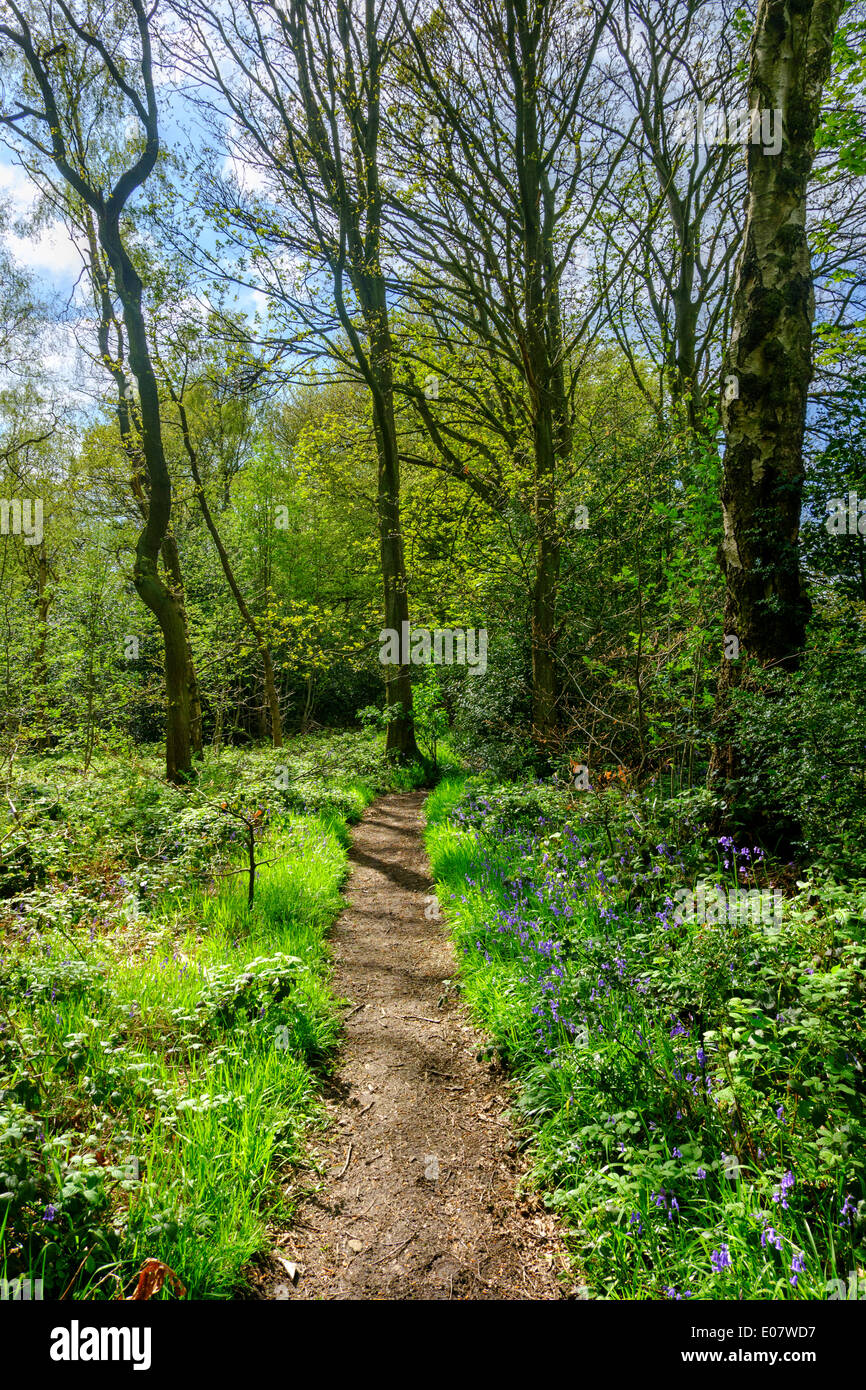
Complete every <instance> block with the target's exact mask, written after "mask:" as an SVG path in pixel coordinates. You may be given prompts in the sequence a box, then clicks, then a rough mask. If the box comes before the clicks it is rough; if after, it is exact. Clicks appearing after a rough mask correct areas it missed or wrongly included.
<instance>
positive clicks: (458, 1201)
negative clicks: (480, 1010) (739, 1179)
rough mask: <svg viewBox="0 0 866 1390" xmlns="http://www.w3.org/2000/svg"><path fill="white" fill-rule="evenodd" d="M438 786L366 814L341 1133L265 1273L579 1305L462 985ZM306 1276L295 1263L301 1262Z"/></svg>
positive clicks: (359, 851)
mask: <svg viewBox="0 0 866 1390" xmlns="http://www.w3.org/2000/svg"><path fill="white" fill-rule="evenodd" d="M423 801H424V793H423V792H409V793H400V794H391V795H388V796H384V797H382V798H381V799H380V800H378V801H377V802H375V803H374V804H373V805H372V806H370V807H368V809H367V811H366V813H365V815H364V818H363V820H362V821H361V822H360V824H359V825H358V826H357V827H356V829H355V832H354V837H353V843H352V848H351V850H350V853H349V859H350V863H351V876H350V878H349V881H348V884H347V887H346V898H347V907H346V909H345V911H344V912H343V913H342V915H341V916H340V918H339V919H338V921H337V922H336V924H335V926H334V928H333V930H332V933H331V938H330V939H331V945H332V950H333V955H334V967H335V968H334V989H335V992H336V994H337V995H338V996H340V997H343V998H346V999H348V1000H349V1006H348V1009H347V1012H346V1015H345V1037H344V1042H343V1047H342V1051H341V1056H340V1061H339V1065H338V1068H337V1070H336V1073H335V1075H334V1076H333V1077H332V1078H331V1080H330V1081H329V1083H328V1088H327V1091H326V1104H327V1108H328V1110H329V1112H330V1116H331V1118H332V1121H333V1123H332V1124H331V1125H330V1127H329V1128H328V1130H327V1132H326V1133H325V1134H324V1135H323V1136H321V1137H320V1138H319V1141H318V1143H317V1144H316V1146H315V1149H314V1152H313V1155H312V1157H313V1160H314V1163H315V1165H316V1168H317V1169H318V1173H317V1172H316V1170H315V1169H310V1170H307V1171H305V1172H303V1173H301V1174H300V1175H299V1180H298V1184H297V1187H298V1189H300V1190H302V1192H303V1195H302V1197H301V1199H300V1202H299V1205H298V1209H297V1212H296V1216H295V1219H294V1221H293V1224H292V1226H291V1228H290V1229H289V1230H288V1231H285V1232H281V1233H279V1234H278V1235H277V1236H276V1237H275V1247H276V1250H275V1253H274V1255H272V1256H270V1257H269V1258H268V1259H267V1260H266V1261H265V1262H264V1263H263V1264H261V1265H260V1266H259V1271H258V1277H257V1282H258V1296H259V1297H260V1298H266V1299H376V1300H379V1299H558V1298H563V1297H569V1296H572V1297H573V1296H574V1294H573V1293H571V1292H570V1287H569V1281H568V1279H567V1275H566V1271H567V1269H568V1262H567V1260H566V1256H565V1252H564V1249H563V1247H562V1244H561V1241H560V1239H559V1236H558V1233H557V1227H556V1223H555V1221H554V1220H553V1218H552V1217H551V1216H550V1214H549V1213H548V1212H547V1211H546V1210H545V1209H544V1207H543V1206H542V1205H541V1203H540V1202H539V1201H538V1200H537V1199H534V1198H529V1197H527V1198H518V1197H517V1196H516V1195H515V1185H516V1183H517V1181H518V1178H519V1176H520V1172H521V1171H522V1166H523V1165H522V1161H521V1158H520V1153H519V1148H518V1136H517V1135H516V1133H515V1130H514V1129H513V1128H512V1125H511V1122H510V1118H509V1102H510V1092H509V1086H508V1082H507V1080H506V1078H505V1077H504V1076H503V1073H502V1071H501V1070H500V1069H498V1068H495V1067H493V1066H491V1064H490V1063H489V1062H486V1061H479V1060H478V1053H479V1051H480V1050H481V1049H482V1048H483V1047H484V1044H485V1039H484V1037H483V1036H482V1035H481V1034H480V1033H479V1032H478V1031H477V1029H475V1028H474V1027H473V1026H472V1024H471V1023H470V1021H469V1019H468V1017H467V1014H466V1011H465V1009H464V1007H463V1005H462V1004H461V1003H460V999H459V995H458V994H457V992H456V991H455V990H454V989H453V987H452V986H451V984H450V982H451V981H452V980H453V979H454V977H455V975H456V972H457V963H456V958H455V952H454V948H453V946H452V944H451V942H450V940H449V938H448V936H447V934H446V932H445V929H444V924H443V923H442V922H441V921H439V920H437V911H436V906H435V899H434V898H433V897H432V896H431V895H432V892H433V883H432V880H431V878H430V870H429V865H428V862H427V858H426V855H425V853H424V846H423V841H422V835H421V831H422V815H421V808H422V805H423ZM287 1264H288V1265H290V1266H295V1267H296V1269H289V1270H287V1268H286V1265H287Z"/></svg>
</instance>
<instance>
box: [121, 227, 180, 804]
mask: <svg viewBox="0 0 866 1390" xmlns="http://www.w3.org/2000/svg"><path fill="white" fill-rule="evenodd" d="M99 234H100V241H101V243H102V246H103V249H104V251H105V254H106V256H107V258H108V261H109V264H110V265H111V269H112V273H113V275H114V281H115V285H116V286H117V293H118V297H119V299H120V303H121V306H122V309H123V322H124V326H125V328H126V340H127V344H128V347H129V365H130V367H131V369H132V373H133V376H134V377H135V380H136V383H137V385H138V409H139V415H140V427H141V452H142V457H143V459H144V463H145V468H146V470H147V477H148V483H149V488H148V499H147V501H148V507H147V518H146V520H145V523H144V526H143V528H142V530H141V532H140V534H139V537H138V542H137V544H136V548H135V566H134V569H133V583H134V584H135V588H136V592H137V593H138V596H139V598H140V599H141V600H142V602H143V603H144V604H146V605H147V607H148V608H149V609H150V611H151V613H153V615H154V617H155V618H156V621H157V622H158V624H159V627H160V630H161V632H162V636H163V642H164V646H165V685H166V705H167V708H166V740H165V756H166V776H167V778H168V780H169V781H170V782H184V781H186V780H188V779H189V777H191V775H192V723H193V689H194V680H193V676H192V673H191V669H190V649H189V641H188V633H187V625H186V613H185V611H184V606H183V600H182V591H181V593H178V592H176V590H175V588H174V587H173V586H170V585H168V584H166V583H165V582H164V581H163V579H162V578H161V576H160V573H159V557H160V553H161V551H162V547H163V545H164V543H165V540H166V538H167V536H168V535H169V524H170V520H171V502H172V488H171V478H170V476H169V472H168V466H167V464H166V459H165V448H164V445H163V439H162V421H161V419H160V410H159V390H158V388H157V382H156V374H155V372H154V370H153V363H152V361H151V356H150V349H149V346H148V342H147V333H146V330H145V325H144V314H143V312H142V303H141V301H142V289H143V286H142V283H141V279H140V277H139V275H138V272H137V271H136V269H135V267H134V266H133V264H132V261H131V260H130V258H129V256H128V254H127V252H126V249H125V247H124V246H123V243H122V241H121V238H120V233H119V231H118V230H117V229H116V228H113V227H112V226H111V225H110V224H107V222H106V219H104V218H101V219H100V222H99ZM170 554H171V551H170V550H169V555H170Z"/></svg>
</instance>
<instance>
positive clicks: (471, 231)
mask: <svg viewBox="0 0 866 1390" xmlns="http://www.w3.org/2000/svg"><path fill="white" fill-rule="evenodd" d="M399 3H400V8H401V13H402V14H403V16H404V22H405V24H406V31H407V35H408V38H409V45H407V48H406V51H405V55H404V58H403V65H402V72H403V92H402V97H401V100H400V102H399V103H398V105H397V109H396V111H395V112H394V113H393V114H392V119H391V122H390V129H389V141H390V144H391V147H392V148H393V149H394V150H395V152H398V154H399V155H401V156H402V158H401V160H400V180H399V182H400V185H401V187H402V188H403V189H404V190H407V191H406V192H405V193H404V195H403V196H402V198H401V199H400V202H399V206H397V205H396V204H397V199H396V198H394V199H392V203H394V204H395V206H394V213H393V217H394V221H395V223H396V224H397V229H396V230H395V233H394V236H395V241H396V244H397V246H398V247H399V249H400V251H401V253H402V254H403V256H404V258H405V261H406V264H407V266H408V267H409V270H408V272H407V274H408V282H407V284H406V292H407V294H411V296H412V297H413V298H414V301H415V303H416V304H417V306H418V308H419V311H420V317H421V320H422V323H421V324H420V325H419V328H420V331H418V332H416V333H415V335H414V336H415V341H414V342H413V341H412V335H407V337H408V338H409V358H410V362H411V359H412V358H413V357H414V358H415V362H416V365H417V362H418V361H424V360H425V359H426V361H427V362H428V364H430V363H431V361H432V359H434V358H435V356H436V354H437V351H438V350H441V349H443V348H444V350H445V354H444V355H445V357H446V361H447V358H448V357H450V359H451V360H450V362H449V363H448V364H447V365H448V366H450V368H451V376H450V377H449V374H448V371H447V368H446V371H445V372H444V373H442V376H443V381H442V386H441V387H440V390H439V392H438V396H439V398H440V399H441V400H442V406H441V407H439V406H437V405H436V403H435V399H434V401H433V402H431V399H430V398H429V397H428V396H427V395H425V391H424V389H423V388H422V386H421V385H419V384H417V383H415V382H414V381H412V382H411V383H410V394H411V397H412V399H413V401H414V403H415V406H416V408H417V411H418V414H419V418H420V420H421V422H422V424H423V425H424V427H425V429H426V430H427V433H428V435H429V437H430V439H431V441H432V443H433V445H434V448H435V449H436V450H437V451H438V453H439V455H440V458H439V460H438V461H434V466H436V463H437V462H438V466H440V467H442V468H443V470H444V471H446V472H449V473H451V474H453V475H454V476H458V477H459V476H460V475H461V474H462V475H463V476H464V477H465V480H466V482H467V483H468V485H469V486H470V487H474V488H475V490H476V491H477V492H478V493H479V495H482V496H484V497H485V498H486V499H487V500H490V501H492V502H493V504H494V506H497V507H499V508H500V510H501V509H503V508H504V506H505V505H507V500H508V487H507V486H505V487H503V486H502V484H501V481H500V478H499V476H497V475H498V473H499V471H500V464H497V462H496V460H495V457H492V455H491V444H490V439H491V436H492V437H493V439H495V437H496V436H497V435H498V436H499V439H500V447H501V448H502V447H504V451H505V453H506V459H507V457H508V455H509V454H510V455H511V459H510V462H511V463H512V465H513V466H514V470H515V471H519V470H520V469H522V468H523V467H525V464H526V462H527V461H528V463H529V474H530V477H529V483H528V488H527V491H528V501H529V509H530V513H531V516H532V524H533V528H534V536H535V560H534V575H533V580H532V598H531V626H532V692H533V725H534V729H535V736H536V739H537V741H538V743H539V744H540V745H541V746H542V747H543V746H545V745H546V744H547V743H549V742H550V740H551V739H552V737H553V735H554V733H555V730H556V724H557V663H556V642H557V596H558V588H559V581H560V564H561V552H562V493H563V485H564V483H566V482H567V481H568V480H569V479H570V477H571V476H572V472H573V462H574V461H573V457H572V455H573V416H574V404H575V390H576V387H577V377H578V374H579V373H578V368H579V363H580V361H581V351H582V350H583V349H584V348H585V347H586V343H585V341H581V339H582V336H583V333H584V330H585V326H586V322H587V317H588V316H587V315H586V314H585V313H582V312H579V311H578V307H577V303H576V299H575V295H574V289H573V285H570V283H569V282H570V277H571V276H572V265H571V259H572V255H573V252H574V249H575V246H576V245H577V243H578V240H579V238H580V236H581V235H582V233H583V232H584V231H585V229H586V227H587V225H588V223H589V221H590V219H591V217H592V213H593V210H594V203H593V201H592V200H590V201H589V202H586V201H584V200H583V198H582V193H583V191H584V190H583V188H582V179H583V177H584V173H585V171H584V155H583V150H582V146H581V138H580V130H581V119H580V112H581V104H582V102H583V100H584V97H585V92H586V90H587V87H588V85H589V84H590V79H591V75H592V72H593V62H594V58H595V53H596V50H597V47H598V44H599V42H600V40H601V37H602V34H603V32H604V27H605V24H606V21H607V19H608V16H609V14H610V11H611V8H612V0H607V2H606V3H599V4H597V5H594V6H591V7H589V9H588V10H587V11H586V12H585V13H583V12H582V13H581V14H579V15H578V14H575V12H574V11H573V9H572V7H571V6H570V5H567V4H564V3H562V0H503V2H502V3H499V0H481V3H479V0H472V3H464V0H455V3H453V4H449V6H448V8H447V10H446V9H445V8H443V7H442V6H440V5H438V4H433V5H432V6H430V7H429V8H428V9H427V10H426V11H425V14H424V17H423V22H422V21H421V20H420V19H416V21H415V22H414V23H413V22H412V21H411V17H410V15H409V13H408V9H407V7H406V6H405V5H404V4H403V3H402V0H399ZM413 110H414V112H415V118H414V120H413ZM419 111H420V112H421V113H423V114H422V116H421V119H420V120H419V118H418V115H417V113H418V112H419ZM616 162H617V155H616V152H614V155H613V157H612V158H611V160H610V161H609V170H608V176H610V173H611V172H612V170H613V168H615V166H616ZM567 288H568V290H570V293H567ZM467 349H468V351H467ZM467 357H468V358H469V370H470V375H469V378H468V385H467V378H466V377H465V376H463V379H462V380H461V379H460V378H461V375H462V374H463V372H465V368H466V361H465V359H466V358H467ZM481 359H484V360H485V363H486V366H487V371H486V381H484V382H483V383H481V384H480V387H479V383H478V382H477V381H476V380H475V379H474V376H473V373H475V372H476V369H477V364H478V362H479V361H480V360H481ZM430 370H433V371H434V372H435V371H436V368H435V366H431V367H430ZM473 388H474V389H473ZM461 397H462V405H458V407H457V412H456V414H457V417H458V418H457V419H454V418H452V419H451V420H450V421H449V419H448V415H449V412H450V413H451V414H452V416H453V415H454V406H455V401H459V400H460V398H461ZM485 434H486V435H487V438H485ZM494 454H495V449H494ZM467 455H468V459H469V460H473V456H474V458H475V459H478V458H480V459H481V460H482V461H483V463H484V464H486V465H489V464H490V463H493V465H494V475H493V477H492V478H491V477H489V476H488V477H487V478H484V477H483V476H482V475H481V474H479V473H478V471H477V469H476V470H470V468H469V467H468V466H467V463H468V460H467V457H466V456H467ZM500 460H501V455H500Z"/></svg>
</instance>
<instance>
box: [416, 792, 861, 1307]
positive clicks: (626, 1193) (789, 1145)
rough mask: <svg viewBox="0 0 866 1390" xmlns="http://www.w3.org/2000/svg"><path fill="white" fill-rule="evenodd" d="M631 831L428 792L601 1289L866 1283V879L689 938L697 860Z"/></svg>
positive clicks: (523, 801) (585, 1269) (505, 1031)
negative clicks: (682, 913) (765, 923)
mask: <svg viewBox="0 0 866 1390" xmlns="http://www.w3.org/2000/svg"><path fill="white" fill-rule="evenodd" d="M632 811H635V807H634V806H633V807H632ZM638 821H639V814H638ZM603 824H607V825H608V826H609V827H610V829H611V833H612V852H611V847H610V846H609V845H608V842H607V838H606V835H602V834H601V833H600V826H601V825H603ZM635 824H636V821H635V816H634V815H631V816H629V817H628V818H627V819H621V820H620V821H619V822H617V821H616V816H614V817H613V820H611V807H607V808H605V810H604V814H603V815H602V816H601V817H600V820H599V817H596V822H595V823H592V822H591V821H590V820H588V819H587V818H585V817H584V816H583V815H582V813H581V812H580V811H578V809H577V807H576V805H575V804H574V803H571V802H569V801H568V799H567V797H565V796H562V795H560V796H559V797H558V800H557V797H556V796H551V793H550V789H549V787H531V786H530V787H528V788H524V789H522V790H521V789H519V788H518V789H515V788H513V787H507V788H506V787H497V786H495V785H493V784H490V783H483V784H476V783H474V782H472V781H468V782H464V781H461V780H460V779H450V780H448V781H445V782H443V783H442V784H441V785H440V786H439V787H437V789H436V790H435V791H434V792H433V793H432V795H431V796H430V798H429V799H428V801H427V825H428V828H427V847H428V852H429V854H430V858H431V862H432V865H433V871H434V875H435V878H436V881H437V890H438V893H439V897H440V901H441V903H442V905H443V908H444V910H445V914H446V917H447V919H448V923H449V927H450V930H451V932H452V934H453V937H454V940H455V944H456V946H457V948H458V951H459V954H460V958H461V971H460V977H461V984H462V989H463V992H464V995H465V997H466V999H467V1002H468V1004H469V1006H470V1008H471V1010H472V1012H473V1014H474V1016H475V1018H476V1019H477V1020H478V1022H479V1023H480V1024H481V1026H482V1027H483V1028H484V1029H485V1030H486V1031H487V1032H488V1034H489V1035H490V1037H491V1038H492V1041H493V1045H494V1047H495V1049H496V1050H497V1051H498V1053H499V1054H500V1056H501V1057H502V1059H503V1061H504V1062H505V1063H506V1064H507V1065H508V1066H509V1067H510V1068H511V1069H512V1071H513V1072H514V1074H515V1075H516V1076H517V1077H518V1079H519V1082H520V1088H521V1089H520V1095H521V1099H520V1108H521V1110H522V1112H523V1114H524V1115H525V1117H526V1118H527V1119H528V1121H529V1122H530V1123H531V1124H532V1126H533V1127H534V1130H535V1145H534V1156H535V1166H534V1180H535V1181H536V1182H537V1183H538V1184H539V1185H540V1186H541V1187H542V1188H543V1189H544V1190H545V1191H546V1192H547V1194H548V1201H549V1202H550V1204H551V1205H552V1206H553V1207H554V1208H555V1209H556V1210H557V1211H558V1212H559V1213H560V1214H561V1215H562V1217H563V1218H564V1219H565V1222H566V1225H567V1227H568V1228H569V1229H570V1231H571V1242H572V1246H573V1250H574V1254H575V1258H576V1262H577V1264H578V1265H579V1267H580V1269H581V1271H582V1273H583V1275H584V1277H585V1278H586V1280H587V1282H588V1283H589V1286H590V1289H591V1291H592V1294H593V1296H596V1297H606V1298H614V1299H646V1298H677V1297H693V1298H704V1299H728V1298H740V1297H742V1298H756V1299H824V1298H826V1297H827V1296H828V1288H829V1287H832V1286H831V1285H829V1284H828V1281H830V1280H834V1279H842V1280H843V1281H845V1282H846V1283H847V1281H848V1279H849V1277H850V1274H851V1273H852V1272H854V1273H855V1275H856V1276H857V1278H859V1279H860V1280H861V1288H862V1287H863V1285H862V1280H863V1274H864V1270H863V1266H864V1263H866V1249H864V1237H866V1200H864V1198H866V1188H864V1136H866V1117H864V1096H863V1088H862V1083H861V1080H860V1078H861V1077H862V1070H861V1068H862V1065H863V1057H864V1021H863V1005H862V1000H863V997H864V996H863V986H864V967H866V949H864V940H866V885H863V884H859V885H847V886H846V887H845V888H844V889H842V888H841V887H839V886H838V885H836V886H834V885H832V884H830V883H823V884H821V885H820V893H819V892H818V890H817V889H816V888H815V886H814V885H811V884H809V885H807V886H805V887H804V889H803V891H802V892H800V893H799V894H797V895H796V896H792V897H789V898H788V899H787V900H786V903H785V913H784V917H783V923H782V926H781V928H780V929H779V930H778V931H774V932H772V933H768V932H766V931H765V930H764V929H763V927H762V926H760V925H758V926H755V925H752V924H751V923H730V922H728V923H719V924H712V923H691V922H684V923H680V924H677V923H676V922H674V920H673V918H672V912H671V908H670V906H666V903H667V904H670V903H671V894H672V893H673V891H674V888H675V885H676V884H677V883H681V882H682V881H683V873H684V871H685V869H686V868H687V867H688V865H686V863H685V861H684V859H683V857H682V856H681V855H680V854H679V852H678V851H676V850H675V849H674V848H673V846H672V844H670V843H667V842H665V841H664V840H663V839H662V842H661V843H660V844H657V843H656V841H658V840H659V839H660V838H661V837H660V836H659V833H658V830H657V828H656V829H655V830H654V829H653V827H652V825H645V826H644V830H643V832H642V831H640V830H636V829H635V828H634V827H635ZM725 853H728V851H725ZM692 867H694V866H692ZM716 867H717V869H719V870H720V871H721V875H720V876H721V877H722V878H723V877H724V866H723V865H719V864H717V866H716ZM748 872H749V874H750V875H752V877H753V879H754V878H755V876H756V875H758V876H760V874H761V873H763V872H765V871H764V870H763V869H759V868H758V867H757V865H755V864H750V867H749V870H748ZM756 881H757V880H756ZM816 899H819V900H818V901H816ZM728 1260H729V1261H730V1263H727V1261H728ZM792 1280H793V1282H792Z"/></svg>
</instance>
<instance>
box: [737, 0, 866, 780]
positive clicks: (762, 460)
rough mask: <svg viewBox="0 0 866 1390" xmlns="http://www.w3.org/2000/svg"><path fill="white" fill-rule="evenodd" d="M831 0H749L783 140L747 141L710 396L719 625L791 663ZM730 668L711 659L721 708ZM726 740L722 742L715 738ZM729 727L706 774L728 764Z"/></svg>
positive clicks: (783, 664)
mask: <svg viewBox="0 0 866 1390" xmlns="http://www.w3.org/2000/svg"><path fill="white" fill-rule="evenodd" d="M842 9H843V0H800V3H794V0H760V3H759V5H758V13H757V18H756V22H755V33H754V37H753V40H752V54H751V67H750V73H749V106H750V108H751V110H752V111H755V109H758V110H771V111H774V110H780V111H781V112H782V121H783V132H784V134H783V140H782V147H781V150H780V151H779V153H778V154H770V153H765V152H764V149H763V146H762V145H761V144H750V145H749V147H748V185H749V194H748V204H747V211H746V224H745V230H744V235H743V245H742V249H741V252H740V257H739V261H738V264H737V270H736V279H735V288H734V301H733V315H732V328H731V341H730V346H729V349H728V355H727V361H726V365H725V375H726V377H728V376H733V377H734V378H735V379H736V383H737V394H736V395H735V396H734V398H733V399H730V400H728V399H727V398H726V399H725V400H724V401H723V405H722V423H723V425H724V430H725V439H726V448H725V459H724V475H723V483H722V515H723V524H724V533H723V540H722V545H721V549H720V557H719V558H720V563H721V567H722V571H723V573H724V576H725V587H726V596H725V633H726V635H727V636H729V637H730V636H735V637H736V638H737V639H738V642H739V653H740V655H741V656H742V657H746V658H749V659H751V660H752V661H753V662H756V663H757V664H758V665H759V666H761V667H776V668H782V669H787V670H793V669H795V668H796V666H797V664H798V661H799V658H800V654H801V652H802V649H803V646H804V645H805V635H806V625H807V623H808V620H809V616H810V611H811V605H810V603H809V599H808V596H807V594H806V592H805V589H804V586H803V581H802V578H801V574H800V562H799V548H798V540H799V528H800V512H801V509H802V500H803V477H804V465H803V434H804V429H805V420H806V398H807V392H808V387H809V382H810V380H811V376H812V356H811V341H812V319H813V316H814V312H815V299H814V292H813V286H812V270H811V260H810V255H809V247H808V243H807V239H806V192H807V187H808V182H809V177H810V174H811V170H812V164H813V160H814V154H815V149H814V135H815V129H816V126H817V123H818V117H819V112H820V103H821V93H822V90H823V86H824V83H825V82H826V80H827V77H828V75H829V71H830V61H831V56H832V46H833V36H834V33H835V30H836V25H837V23H838V20H839V16H840V14H841V12H842ZM738 678H739V668H738V667H737V666H736V665H734V664H733V663H732V662H731V661H729V660H723V662H722V668H721V674H720V680H719V702H720V706H721V707H722V709H724V706H725V703H726V699H727V695H728V691H729V688H730V686H731V685H732V684H734V683H735V682H736V681H737V680H738ZM725 743H727V746H725ZM735 770H736V769H735V759H734V753H733V749H732V747H731V746H730V740H723V742H722V743H720V744H719V745H718V747H717V748H716V750H715V753H714V756H713V762H712V765H711V775H721V776H727V777H731V776H733V775H734V773H735Z"/></svg>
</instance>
